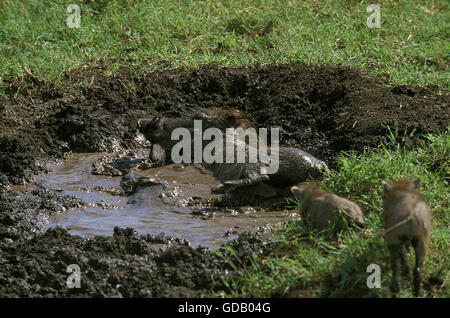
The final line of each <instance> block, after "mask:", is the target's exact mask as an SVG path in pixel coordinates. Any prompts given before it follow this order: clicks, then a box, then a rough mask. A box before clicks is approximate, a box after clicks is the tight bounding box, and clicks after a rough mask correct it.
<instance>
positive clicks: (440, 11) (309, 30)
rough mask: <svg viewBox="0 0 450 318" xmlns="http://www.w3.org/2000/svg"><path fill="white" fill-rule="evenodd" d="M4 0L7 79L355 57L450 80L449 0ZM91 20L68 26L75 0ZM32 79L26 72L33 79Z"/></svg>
mask: <svg viewBox="0 0 450 318" xmlns="http://www.w3.org/2000/svg"><path fill="white" fill-rule="evenodd" d="M372 2H373V1H359V0H358V1H337V0H336V1H314V0H307V1H279V0H265V1H262V0H260V1H257V0H252V1H187V0H183V1H181V0H179V1H176V0H154V1H133V0H128V1H126V0H113V1H106V0H96V1H73V0H56V1H31V0H28V1H27V0H24V1H12V0H11V1H8V0H0V70H1V71H0V72H1V73H0V84H2V85H1V87H3V88H5V85H8V84H7V83H10V82H11V81H22V80H23V79H24V76H27V75H28V76H29V75H30V74H31V76H33V77H34V78H37V79H39V80H42V81H46V82H48V81H53V82H54V83H55V84H56V85H62V84H64V77H63V74H64V73H66V72H70V71H71V70H74V69H81V68H83V67H84V66H95V65H99V64H101V65H105V66H106V68H107V70H108V73H111V74H112V73H114V71H115V70H117V69H118V68H119V66H122V65H124V66H127V67H130V68H133V69H136V70H153V69H158V68H179V67H195V66H198V65H200V64H203V63H211V62H214V63H218V64H220V65H225V66H248V65H255V64H265V63H284V62H306V63H314V64H330V65H341V64H343V65H352V66H356V67H359V68H361V69H364V70H367V71H368V73H369V75H373V76H376V75H382V76H384V77H385V79H386V80H387V81H388V83H391V84H411V85H421V86H426V85H436V86H438V87H439V88H441V89H448V87H449V73H448V65H449V52H450V45H449V41H448V40H449V29H450V28H449V21H450V19H449V17H450V10H449V9H450V8H449V3H448V2H446V1H440V2H436V1H414V2H412V1H379V3H380V5H381V28H380V29H369V28H368V27H367V26H366V19H367V17H368V16H369V15H370V13H367V12H366V7H367V5H368V4H371V3H372ZM71 3H75V4H78V5H80V7H81V15H82V16H81V27H80V28H77V29H70V28H68V27H67V26H66V19H67V17H68V15H69V14H68V13H67V12H66V9H67V7H68V5H69V4H71ZM25 82H26V81H24V83H25Z"/></svg>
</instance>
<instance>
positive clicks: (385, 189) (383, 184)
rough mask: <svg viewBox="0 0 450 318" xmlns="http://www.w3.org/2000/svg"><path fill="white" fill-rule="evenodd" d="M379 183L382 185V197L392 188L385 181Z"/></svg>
mask: <svg viewBox="0 0 450 318" xmlns="http://www.w3.org/2000/svg"><path fill="white" fill-rule="evenodd" d="M381 185H382V186H383V194H382V197H383V198H385V197H386V195H387V194H388V192H389V191H391V190H392V187H391V186H390V185H389V183H387V182H386V181H384V180H383V181H381Z"/></svg>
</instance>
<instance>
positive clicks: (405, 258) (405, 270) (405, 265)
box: [400, 243, 409, 277]
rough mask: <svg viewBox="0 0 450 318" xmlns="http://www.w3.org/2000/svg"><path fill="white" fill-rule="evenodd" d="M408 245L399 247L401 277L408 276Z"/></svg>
mask: <svg viewBox="0 0 450 318" xmlns="http://www.w3.org/2000/svg"><path fill="white" fill-rule="evenodd" d="M407 244H408V243H405V244H403V245H402V246H401V247H400V255H401V262H402V275H403V276H405V277H408V276H409V265H408V245H407Z"/></svg>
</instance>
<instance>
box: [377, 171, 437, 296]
mask: <svg viewBox="0 0 450 318" xmlns="http://www.w3.org/2000/svg"><path fill="white" fill-rule="evenodd" d="M418 184H419V179H413V180H409V179H405V178H402V179H399V180H398V181H397V182H395V183H394V184H393V185H392V186H391V185H389V184H388V183H387V182H385V181H382V186H383V195H382V196H383V201H384V214H383V218H384V227H385V231H384V232H383V233H382V235H385V237H386V244H387V247H388V249H389V252H390V255H391V266H392V272H393V274H392V283H391V290H392V292H394V293H397V292H398V291H399V289H400V284H399V279H398V274H399V271H400V266H402V271H403V274H405V275H409V266H408V258H407V252H408V247H409V244H411V245H412V246H413V247H414V250H415V254H416V264H415V267H414V295H415V296H417V295H418V294H419V292H420V285H421V270H422V265H423V262H424V259H425V255H426V251H427V246H428V243H429V242H430V234H431V226H432V220H431V212H430V208H429V207H428V205H427V203H426V201H425V198H424V196H423V195H422V194H421V193H420V192H419V191H418V190H417V188H418Z"/></svg>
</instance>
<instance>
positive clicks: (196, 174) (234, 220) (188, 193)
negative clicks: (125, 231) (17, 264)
mask: <svg viewBox="0 0 450 318" xmlns="http://www.w3.org/2000/svg"><path fill="white" fill-rule="evenodd" d="M103 155H104V154H98V153H97V154H92V153H90V154H74V155H72V156H70V157H68V158H67V160H65V162H64V163H63V164H60V165H56V166H54V167H52V170H54V172H53V173H51V174H46V175H41V176H38V177H36V181H35V183H34V185H28V186H26V187H23V188H20V187H16V188H15V190H16V191H20V190H22V191H23V190H31V189H32V188H33V187H34V186H36V185H37V184H40V185H42V186H44V187H45V188H47V189H51V190H57V191H59V193H60V194H61V195H72V196H75V197H78V198H81V199H82V200H83V201H84V202H87V203H90V205H89V206H88V207H84V208H82V209H79V210H71V211H66V212H61V213H58V214H56V215H54V216H51V217H49V219H48V224H47V227H48V228H51V227H55V226H57V225H60V226H62V227H64V228H66V229H67V230H68V231H69V232H70V233H71V234H74V235H80V236H84V237H87V236H94V235H112V233H113V228H114V227H115V226H120V227H132V228H134V229H135V230H136V231H137V232H138V233H140V234H159V233H162V232H164V233H165V234H166V235H168V236H173V237H179V238H184V239H187V240H188V241H189V242H190V243H191V244H192V245H193V246H198V245H202V246H208V247H210V248H214V247H217V246H219V245H220V244H222V243H224V242H226V241H227V240H229V239H232V238H235V237H236V234H237V233H239V232H242V231H248V230H252V229H255V228H256V227H257V226H264V225H267V224H268V223H271V224H274V223H278V222H280V221H283V220H285V219H286V217H288V213H287V212H283V211H275V212H262V211H261V212H252V213H226V212H223V211H219V210H217V211H215V212H217V213H216V214H215V217H213V218H204V217H199V216H195V215H194V214H193V211H194V209H195V207H190V206H187V202H188V201H189V198H191V197H201V198H212V197H213V196H214V195H213V194H211V193H210V190H211V188H212V187H214V186H216V185H217V184H218V183H219V182H218V181H217V180H216V179H215V178H213V177H212V176H209V175H205V174H203V173H201V172H200V171H199V170H198V169H196V168H194V167H192V166H185V167H184V168H182V169H180V166H179V165H169V166H165V167H159V168H152V169H147V170H144V171H139V174H142V175H144V176H146V177H150V178H153V179H157V180H159V182H160V184H155V185H150V186H145V187H141V188H138V191H137V192H136V193H135V194H133V195H131V196H124V195H112V194H110V193H108V192H104V191H101V190H99V187H102V188H103V189H110V188H119V187H120V181H121V177H107V176H103V175H93V174H92V173H91V170H92V164H93V163H94V162H95V161H97V160H98V159H99V158H101V157H102V156H103ZM96 188H97V189H96ZM226 232H228V233H229V234H230V235H226V236H225V235H224V234H225V233H226Z"/></svg>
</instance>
